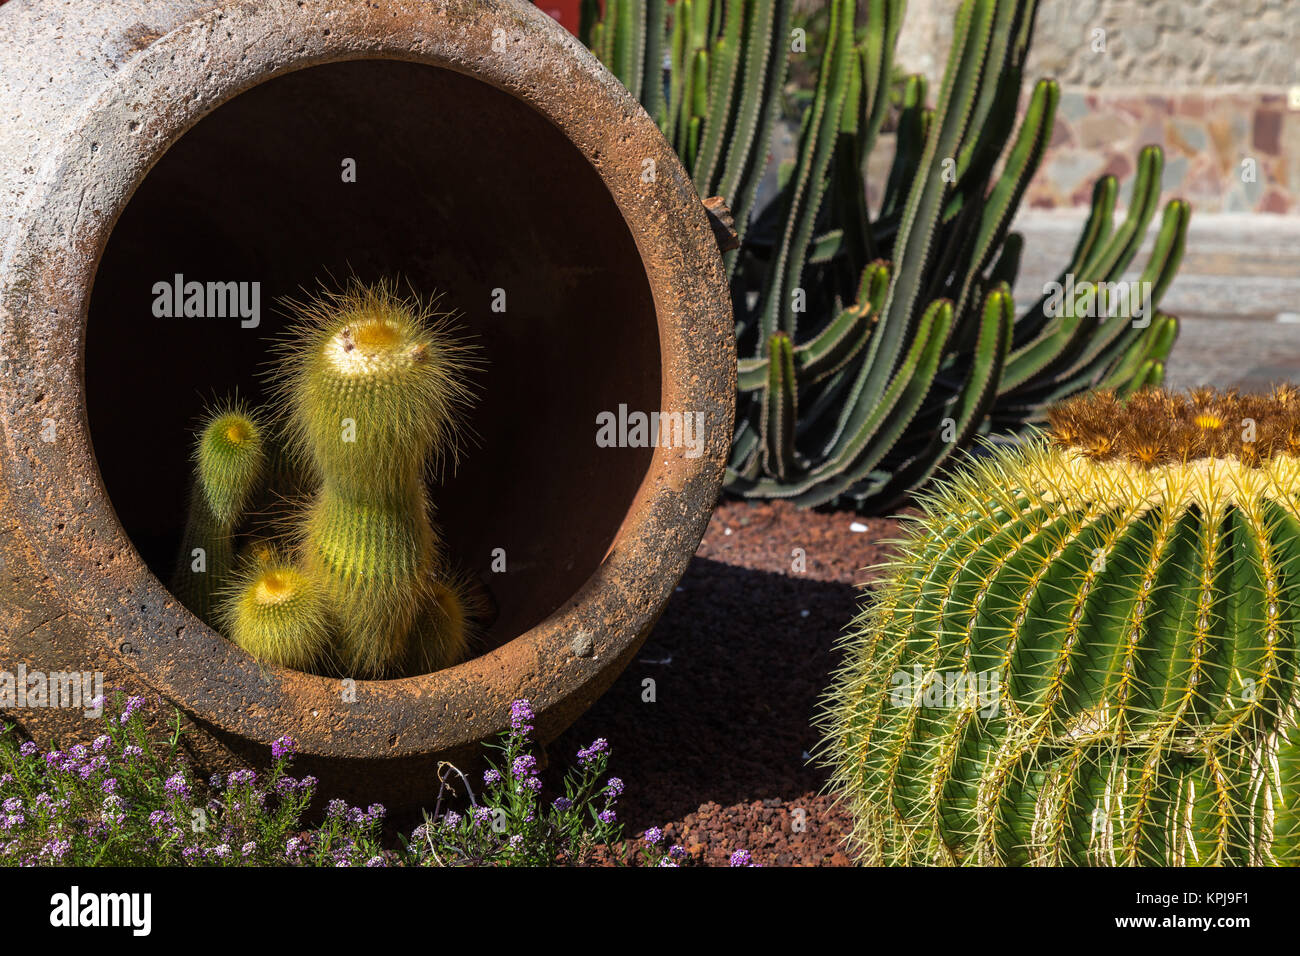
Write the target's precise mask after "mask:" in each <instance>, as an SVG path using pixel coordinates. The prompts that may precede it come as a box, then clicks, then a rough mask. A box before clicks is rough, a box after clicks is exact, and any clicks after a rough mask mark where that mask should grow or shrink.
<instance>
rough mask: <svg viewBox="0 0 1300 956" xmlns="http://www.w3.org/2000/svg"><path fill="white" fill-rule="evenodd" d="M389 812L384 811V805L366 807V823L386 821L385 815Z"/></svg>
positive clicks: (374, 804)
mask: <svg viewBox="0 0 1300 956" xmlns="http://www.w3.org/2000/svg"><path fill="white" fill-rule="evenodd" d="M387 812H388V811H387V810H385V809H384V805H383V804H382V803H372V804H371V805H370V806H368V807H366V822H367V823H379V822H380V821H382V820H383V819H384V814H385V813H387Z"/></svg>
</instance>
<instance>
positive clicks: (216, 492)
mask: <svg viewBox="0 0 1300 956" xmlns="http://www.w3.org/2000/svg"><path fill="white" fill-rule="evenodd" d="M266 460H267V451H266V438H265V431H264V429H263V428H262V427H261V425H259V424H258V422H257V421H256V420H255V419H254V418H253V417H252V415H251V413H250V412H249V411H248V410H247V409H246V408H245V407H244V406H243V405H242V404H241V403H240V402H238V401H235V402H230V403H226V404H223V405H219V406H217V407H215V408H214V409H212V410H210V411H209V412H208V413H207V414H206V415H205V417H204V421H203V424H202V426H201V427H200V429H199V436H198V440H197V441H196V442H195V447H194V478H193V481H192V482H191V486H190V499H189V511H188V517H187V519H186V525H185V533H184V535H183V536H182V539H181V550H180V555H179V558H178V560H177V563H176V573H175V575H174V576H173V579H172V590H173V592H174V593H175V594H176V596H177V597H179V598H180V599H181V601H182V602H183V603H184V604H185V606H186V607H188V608H189V609H190V610H191V611H193V612H194V613H195V614H196V615H198V616H199V617H200V618H202V619H203V620H204V621H206V622H208V623H209V624H212V623H214V622H215V611H216V607H215V602H216V600H217V596H218V595H219V594H220V592H221V591H222V590H223V588H224V587H225V586H226V585H227V584H228V583H229V577H230V575H231V573H232V572H233V571H234V568H235V531H236V529H237V527H238V525H239V523H240V522H241V521H242V520H243V518H244V515H245V510H246V509H247V508H248V505H249V503H250V501H251V500H252V499H253V496H254V495H255V494H256V493H257V492H258V490H259V488H260V487H261V485H262V482H263V480H264V472H265V470H266Z"/></svg>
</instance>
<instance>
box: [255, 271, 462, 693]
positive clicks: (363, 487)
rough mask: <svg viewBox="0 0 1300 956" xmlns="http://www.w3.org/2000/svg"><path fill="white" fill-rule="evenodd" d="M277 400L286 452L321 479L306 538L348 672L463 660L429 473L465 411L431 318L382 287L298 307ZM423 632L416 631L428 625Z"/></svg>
mask: <svg viewBox="0 0 1300 956" xmlns="http://www.w3.org/2000/svg"><path fill="white" fill-rule="evenodd" d="M301 318H302V322H301V324H300V326H299V330H298V332H297V334H296V335H295V336H294V338H293V339H292V340H291V341H290V342H289V343H288V344H287V346H286V348H285V353H284V355H285V363H284V368H283V370H282V377H281V379H280V387H279V392H280V395H281V397H282V398H283V400H284V401H285V403H286V404H287V406H288V410H289V422H290V440H291V447H292V448H293V449H294V450H295V452H296V453H297V454H298V455H299V456H300V458H301V459H302V461H303V462H304V464H305V465H306V466H307V467H309V468H310V469H311V471H312V472H313V474H314V475H315V476H316V478H317V480H318V481H319V491H318V492H317V494H316V495H315V498H314V500H313V501H312V503H311V505H310V507H309V508H308V511H307V514H306V516H305V520H304V523H303V529H302V538H303V541H302V554H303V560H304V564H305V568H306V570H307V572H308V573H309V574H310V575H312V576H313V577H314V578H315V579H316V580H317V581H318V582H319V584H320V587H321V589H322V592H323V594H324V596H325V601H326V604H327V606H328V607H329V611H330V615H331V618H332V620H333V623H334V625H335V627H336V629H337V653H338V657H339V662H340V665H341V666H342V668H343V670H344V671H345V672H346V673H348V674H349V675H353V676H358V677H383V676H391V675H394V674H397V673H401V672H403V671H404V670H405V669H406V668H407V667H408V665H409V664H410V663H411V662H412V661H413V660H415V659H417V658H419V659H427V660H428V661H430V662H432V663H433V664H434V665H435V666H437V667H445V666H447V665H448V664H450V663H453V662H454V661H455V660H457V659H459V657H460V656H462V655H463V653H464V649H465V633H464V628H463V626H458V625H459V623H463V622H462V621H461V617H462V616H461V615H460V614H458V613H457V614H452V613H435V611H437V610H438V609H439V608H440V599H441V602H444V603H445V602H446V601H448V600H452V599H453V592H451V591H449V590H447V589H446V588H439V586H438V582H439V581H441V580H442V579H444V578H445V577H446V574H447V572H446V569H445V563H444V561H443V559H442V557H441V555H440V553H439V541H438V536H437V534H436V532H435V529H434V526H433V523H432V521H431V518H430V513H431V504H430V501H429V496H428V491H427V489H426V486H425V473H426V469H427V467H428V465H429V463H430V461H431V460H436V459H437V458H438V456H440V455H444V454H447V453H450V452H451V451H452V449H453V448H454V441H453V438H454V426H455V422H456V413H457V411H458V410H459V408H460V407H461V406H463V405H464V403H465V402H466V400H467V397H468V396H467V394H466V392H465V389H464V385H463V382H462V378H461V373H462V372H463V369H464V362H463V358H462V352H461V350H460V349H459V348H458V347H457V345H456V344H455V342H454V340H452V339H451V338H450V337H449V336H448V334H447V332H446V330H445V329H444V328H443V327H442V326H441V325H440V324H438V323H437V322H435V321H432V314H431V313H430V312H429V311H428V310H422V309H420V308H418V307H417V306H416V305H415V304H414V303H413V302H411V301H409V300H404V299H401V298H399V297H398V296H397V295H395V294H394V293H393V291H392V290H391V289H390V288H388V287H387V286H380V287H377V288H362V287H359V286H357V287H353V288H352V289H350V290H348V291H347V292H345V293H342V294H338V295H333V296H326V297H324V298H321V299H318V300H316V301H314V302H312V303H309V304H307V305H306V306H305V307H303V308H302V309H301ZM422 618H423V619H424V620H423V622H422V623H421V625H420V627H419V628H418V630H417V628H416V625H417V622H421V620H422Z"/></svg>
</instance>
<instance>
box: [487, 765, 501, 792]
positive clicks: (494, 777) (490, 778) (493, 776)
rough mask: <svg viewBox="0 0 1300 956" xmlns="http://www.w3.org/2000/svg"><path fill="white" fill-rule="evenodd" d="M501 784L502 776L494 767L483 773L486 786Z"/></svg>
mask: <svg viewBox="0 0 1300 956" xmlns="http://www.w3.org/2000/svg"><path fill="white" fill-rule="evenodd" d="M500 782H501V774H500V772H499V771H497V770H495V769H494V768H492V767H489V768H488V769H487V770H484V771H483V783H484V784H486V785H487V786H489V787H490V786H492V785H493V784H494V783H500Z"/></svg>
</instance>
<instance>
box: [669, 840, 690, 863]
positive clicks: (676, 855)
mask: <svg viewBox="0 0 1300 956" xmlns="http://www.w3.org/2000/svg"><path fill="white" fill-rule="evenodd" d="M668 855H669V856H671V857H672V858H673V859H674V860H684V859H686V847H684V846H681V845H680V844H677V843H674V844H673V845H672V846H671V847H669V848H668Z"/></svg>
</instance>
